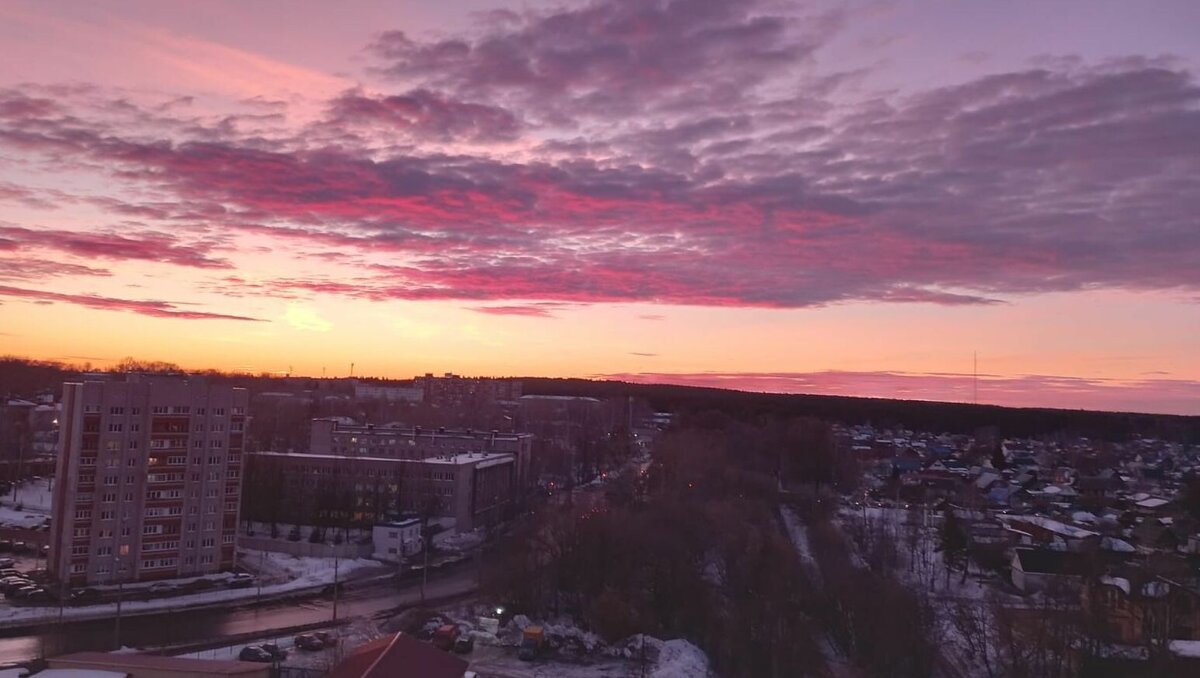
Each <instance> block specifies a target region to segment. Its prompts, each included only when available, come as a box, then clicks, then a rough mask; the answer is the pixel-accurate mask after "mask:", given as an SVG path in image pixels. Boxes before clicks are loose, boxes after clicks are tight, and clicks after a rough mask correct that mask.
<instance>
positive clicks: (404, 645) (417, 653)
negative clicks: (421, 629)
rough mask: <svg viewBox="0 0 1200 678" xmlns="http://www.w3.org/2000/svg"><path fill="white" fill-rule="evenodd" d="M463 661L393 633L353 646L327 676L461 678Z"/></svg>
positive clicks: (465, 666)
mask: <svg viewBox="0 0 1200 678" xmlns="http://www.w3.org/2000/svg"><path fill="white" fill-rule="evenodd" d="M466 670H467V662H465V661H463V660H462V659H459V658H458V657H455V656H454V655H452V654H448V653H446V652H443V651H442V650H439V649H437V648H436V647H434V646H432V645H430V644H428V643H422V642H421V641H419V640H417V639H416V638H413V637H412V636H408V635H405V634H403V633H397V634H396V635H394V636H384V637H382V638H379V639H376V640H373V641H371V642H369V643H367V644H366V645H363V646H361V647H359V648H357V649H355V650H354V652H352V653H351V654H350V656H348V657H346V659H345V660H344V661H342V663H340V664H338V665H337V666H335V667H334V669H333V671H331V672H330V673H329V676H328V678H462V677H463V673H465V672H466Z"/></svg>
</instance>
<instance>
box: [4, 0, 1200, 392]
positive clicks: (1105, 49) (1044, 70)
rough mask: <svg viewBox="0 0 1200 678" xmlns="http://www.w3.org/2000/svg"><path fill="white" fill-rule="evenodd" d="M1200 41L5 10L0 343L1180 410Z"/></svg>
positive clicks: (382, 14) (700, 14)
mask: <svg viewBox="0 0 1200 678" xmlns="http://www.w3.org/2000/svg"><path fill="white" fill-rule="evenodd" d="M1197 30H1200V3H1195V2H1192V1H1190V0H1183V1H1174V2H1172V1H1167V0H1164V1H1161V2H1156V3H1153V5H1150V6H1147V5H1144V4H1141V3H1130V2H1103V1H1086V2H1085V1H1078V2H1072V1H1064V2H1054V3H1046V2H1018V1H1013V2H1006V3H963V2H949V1H947V2H940V1H937V0H928V1H921V2H916V1H912V2H906V1H899V0H897V1H886V0H885V1H878V2H848V3H832V2H830V3H821V2H782V1H776V0H761V1H755V0H725V1H718V0H673V1H659V0H638V1H632V0H630V1H626V0H596V1H591V2H564V3H542V2H522V3H513V2H508V3H506V2H503V1H502V0H497V1H491V2H485V1H482V0H471V1H459V2H444V1H440V2H432V1H424V0H422V1H408V2H377V1H363V2H347V3H327V2H316V1H307V0H289V1H287V2H283V1H277V2H273V1H268V0H262V1H259V2H254V3H244V2H232V1H230V2H224V1H213V0H206V1H205V2H175V3H161V2H156V1H152V0H144V1H133V0H124V1H122V0H117V1H115V2H107V3H90V2H82V1H80V2H61V3H40V2H32V1H31V2H24V1H22V0H0V44H4V45H5V47H4V53H5V58H4V59H3V60H0V353H4V354H14V355H21V356H28V357H34V358H41V359H54V360H65V361H71V362H88V363H91V364H92V365H95V366H104V365H108V364H111V363H114V362H116V361H118V360H120V359H121V358H123V357H126V356H134V357H137V358H141V359H147V360H168V361H171V362H175V363H178V364H180V365H183V366H184V367H188V368H209V367H214V368H218V369H225V370H246V371H252V372H275V373H293V374H307V375H315V376H319V375H328V376H345V375H347V374H349V373H350V370H351V364H353V365H354V370H355V374H357V375H370V376H384V377H394V378H408V377H411V376H413V375H416V374H423V373H425V372H430V371H432V372H445V371H453V372H456V373H460V374H468V375H495V376H505V375H507V376H578V377H600V378H607V377H611V378H621V379H628V380H633V381H645V382H668V383H682V384H700V385H717V386H725V387H731V388H743V389H748V390H757V391H773V392H804V393H834V394H841V395H864V396H873V397H896V398H915V399H930V400H955V401H963V402H972V401H978V402H985V403H996V404H1003V405H1022V406H1048V407H1063V408H1072V409H1076V408H1081V409H1109V410H1132V411H1146V412H1164V413H1180V414H1200V350H1198V349H1200V265H1198V263H1197V262H1200V84H1198V81H1197V71H1198V68H1200V41H1197V40H1195V35H1196V33H1197ZM976 375H978V376H976Z"/></svg>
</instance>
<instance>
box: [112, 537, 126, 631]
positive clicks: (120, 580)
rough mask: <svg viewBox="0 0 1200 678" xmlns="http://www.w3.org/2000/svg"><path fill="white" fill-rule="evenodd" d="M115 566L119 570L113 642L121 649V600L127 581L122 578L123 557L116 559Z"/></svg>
mask: <svg viewBox="0 0 1200 678" xmlns="http://www.w3.org/2000/svg"><path fill="white" fill-rule="evenodd" d="M113 565H114V566H115V567H116V570H117V619H116V623H114V624H113V642H114V643H115V644H116V646H117V648H116V649H118V650H119V649H121V598H122V597H124V596H123V594H124V593H125V588H124V586H125V580H124V579H123V578H122V577H121V556H120V555H119V554H118V555H117V557H116V558H115V559H114V562H113Z"/></svg>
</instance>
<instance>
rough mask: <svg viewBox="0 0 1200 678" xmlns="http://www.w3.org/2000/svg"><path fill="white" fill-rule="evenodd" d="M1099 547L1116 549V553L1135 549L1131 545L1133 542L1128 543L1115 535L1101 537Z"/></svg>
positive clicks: (1109, 549)
mask: <svg viewBox="0 0 1200 678" xmlns="http://www.w3.org/2000/svg"><path fill="white" fill-rule="evenodd" d="M1100 548H1102V549H1105V550H1108V551H1116V552H1117V553H1134V552H1135V551H1137V549H1136V548H1134V547H1133V544H1130V543H1129V542H1127V541H1125V540H1124V539H1117V538H1116V537H1105V538H1103V539H1101V540H1100Z"/></svg>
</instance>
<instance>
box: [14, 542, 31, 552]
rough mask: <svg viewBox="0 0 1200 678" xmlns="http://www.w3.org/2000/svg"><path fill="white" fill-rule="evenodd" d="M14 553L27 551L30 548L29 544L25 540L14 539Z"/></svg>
mask: <svg viewBox="0 0 1200 678" xmlns="http://www.w3.org/2000/svg"><path fill="white" fill-rule="evenodd" d="M12 550H13V553H25V552H26V551H28V550H29V544H26V543H25V542H23V541H14V542H13V545H12Z"/></svg>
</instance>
